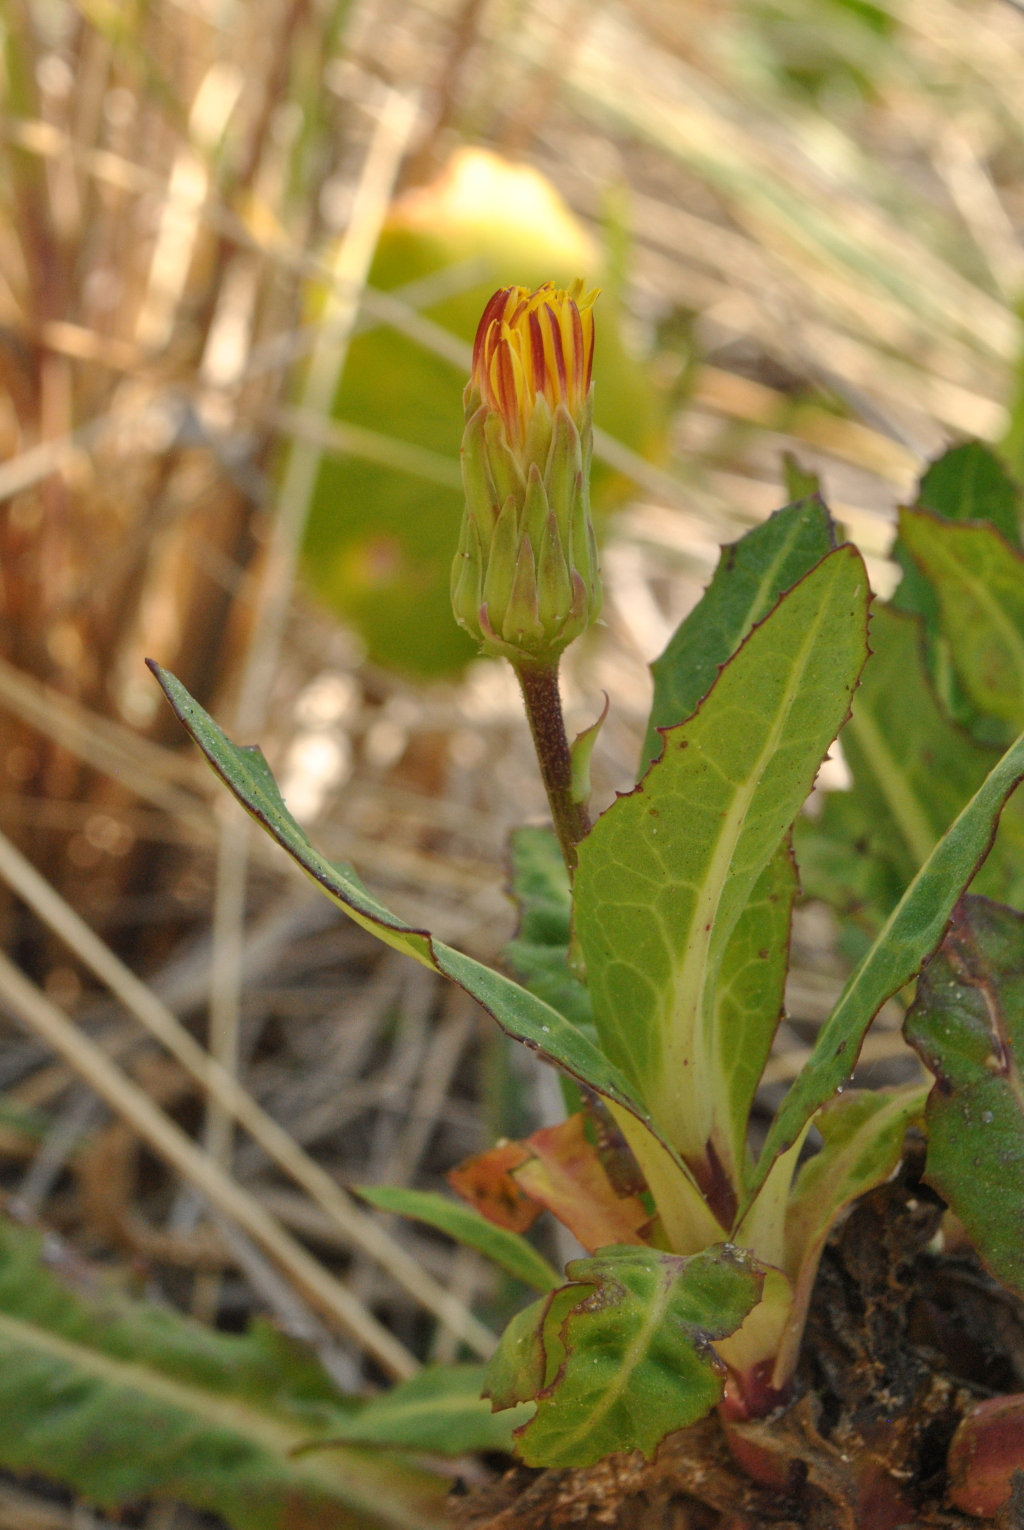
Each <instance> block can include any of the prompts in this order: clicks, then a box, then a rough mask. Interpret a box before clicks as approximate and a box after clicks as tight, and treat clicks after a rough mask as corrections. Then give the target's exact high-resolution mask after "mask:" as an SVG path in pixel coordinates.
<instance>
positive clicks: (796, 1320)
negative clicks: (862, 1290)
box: [772, 1084, 928, 1390]
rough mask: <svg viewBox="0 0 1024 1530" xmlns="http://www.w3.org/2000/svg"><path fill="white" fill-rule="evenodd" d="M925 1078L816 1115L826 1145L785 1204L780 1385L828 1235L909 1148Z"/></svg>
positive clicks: (848, 1099) (851, 1095) (795, 1350)
mask: <svg viewBox="0 0 1024 1530" xmlns="http://www.w3.org/2000/svg"><path fill="white" fill-rule="evenodd" d="M927 1096H928V1086H927V1085H926V1084H907V1085H905V1086H903V1087H902V1088H898V1089H853V1090H850V1091H848V1092H847V1093H846V1094H842V1095H839V1096H838V1097H837V1098H836V1099H834V1100H830V1101H829V1103H828V1104H827V1105H826V1106H824V1108H823V1109H822V1110H820V1111H819V1112H818V1114H817V1115H816V1116H815V1118H814V1124H815V1126H816V1127H817V1128H818V1130H819V1131H820V1132H821V1135H822V1138H823V1139H824V1140H823V1143H822V1147H821V1150H820V1151H819V1152H818V1153H816V1154H815V1155H814V1157H813V1158H809V1159H808V1160H807V1162H806V1163H805V1164H804V1166H803V1168H802V1169H801V1170H800V1171H799V1173H798V1174H797V1177H796V1181H795V1183H794V1185H793V1189H792V1192H791V1194H790V1197H789V1201H788V1205H787V1207H786V1219H785V1242H784V1249H785V1253H784V1265H785V1270H786V1273H787V1275H788V1276H789V1278H790V1280H791V1281H792V1283H793V1304H792V1307H791V1309H790V1315H789V1321H788V1324H787V1326H786V1330H785V1333H784V1336H783V1338H782V1341H781V1343H780V1346H779V1349H778V1352H777V1356H776V1359H775V1367H774V1373H773V1375H772V1386H773V1388H774V1389H775V1390H780V1389H781V1388H783V1387H784V1386H785V1385H786V1383H787V1382H788V1381H789V1380H790V1378H791V1376H792V1375H793V1372H794V1370H795V1369H796V1363H797V1360H798V1359H799V1354H800V1341H801V1339H802V1338H803V1331H804V1324H805V1323H806V1321H807V1309H808V1306H809V1304H810V1300H811V1292H812V1290H813V1287H814V1278H815V1276H816V1275H817V1273H818V1263H819V1261H820V1259H821V1251H822V1249H823V1248H824V1247H825V1239H826V1238H827V1237H828V1234H829V1230H830V1229H831V1227H832V1225H833V1224H834V1222H835V1220H836V1218H837V1217H838V1216H839V1214H840V1212H841V1211H843V1210H844V1209H845V1208H846V1207H847V1206H849V1205H850V1203H851V1202H852V1201H854V1200H856V1199H857V1197H858V1196H860V1195H865V1194H866V1193H867V1192H868V1191H869V1190H873V1189H874V1188H875V1186H876V1185H880V1184H882V1183H883V1182H884V1181H885V1180H887V1179H888V1178H889V1175H890V1174H891V1173H892V1171H893V1170H894V1169H895V1167H896V1165H897V1163H898V1162H899V1160H900V1156H901V1155H902V1152H903V1139H904V1137H905V1136H906V1134H907V1128H908V1127H909V1126H911V1125H913V1123H914V1122H916V1121H920V1120H921V1119H922V1117H923V1115H924V1106H925V1100H926V1099H927Z"/></svg>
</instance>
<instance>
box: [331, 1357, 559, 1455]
mask: <svg viewBox="0 0 1024 1530" xmlns="http://www.w3.org/2000/svg"><path fill="white" fill-rule="evenodd" d="M485 1370H486V1367H484V1366H482V1365H432V1366H429V1367H428V1368H427V1369H426V1370H423V1371H421V1372H420V1374H419V1375H418V1376H413V1378H412V1380H411V1381H403V1382H402V1383H401V1385H400V1386H397V1387H392V1388H391V1390H390V1391H389V1392H385V1393H383V1394H382V1396H380V1397H375V1398H373V1399H372V1400H371V1401H370V1402H368V1403H367V1404H366V1405H365V1406H364V1407H362V1408H360V1409H359V1410H358V1412H355V1413H353V1414H352V1416H351V1417H350V1418H348V1419H346V1420H345V1422H344V1423H343V1425H342V1426H341V1428H340V1429H338V1430H337V1431H336V1432H335V1433H334V1434H333V1435H332V1438H331V1440H330V1441H317V1442H315V1446H314V1447H313V1448H315V1449H316V1450H320V1449H322V1448H323V1447H324V1445H327V1444H333V1443H335V1442H338V1443H341V1444H348V1445H391V1446H393V1447H395V1448H396V1449H403V1450H412V1451H426V1452H429V1453H430V1454H431V1455H439V1456H461V1455H464V1454H466V1453H467V1452H468V1451H474V1450H504V1451H507V1452H508V1453H509V1454H511V1453H512V1450H513V1448H514V1442H513V1439H512V1433H513V1430H515V1429H517V1428H519V1427H521V1426H522V1425H523V1424H524V1423H526V1422H527V1421H528V1420H529V1418H530V1416H531V1414H532V1413H533V1409H532V1408H531V1407H528V1406H527V1407H519V1408H513V1409H510V1410H508V1411H506V1412H503V1413H495V1412H493V1411H492V1409H491V1406H490V1404H489V1403H488V1402H486V1401H485V1400H484V1398H483V1397H482V1396H481V1395H480V1394H481V1392H482V1391H483V1386H484V1375H485Z"/></svg>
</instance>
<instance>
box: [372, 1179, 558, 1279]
mask: <svg viewBox="0 0 1024 1530" xmlns="http://www.w3.org/2000/svg"><path fill="white" fill-rule="evenodd" d="M355 1189H356V1193H357V1194H358V1195H361V1196H362V1198H363V1200H364V1201H369V1203H370V1205H371V1206H378V1207H379V1208H380V1209H381V1211H394V1212H397V1213H398V1215H399V1216H401V1217H413V1218H415V1220H416V1221H418V1222H426V1223H427V1224H428V1226H430V1227H436V1228H438V1229H439V1231H441V1232H443V1233H447V1234H448V1236H449V1238H454V1239H455V1241H456V1242H457V1243H464V1244H466V1246H467V1247H468V1248H475V1249H476V1250H477V1252H478V1253H480V1254H483V1255H484V1257H485V1258H487V1259H490V1260H491V1262H492V1263H493V1264H496V1265H498V1266H499V1268H500V1269H503V1270H505V1271H506V1272H507V1273H508V1274H509V1275H512V1276H514V1277H515V1279H516V1280H521V1281H522V1282H523V1284H524V1285H527V1286H533V1287H534V1288H535V1289H536V1290H537V1291H553V1290H554V1288H555V1287H556V1286H557V1285H559V1284H560V1281H561V1277H560V1276H559V1274H558V1271H557V1270H555V1269H553V1268H552V1267H551V1265H550V1264H548V1262H547V1260H546V1259H545V1258H543V1256H542V1255H540V1254H538V1252H537V1250H536V1249H535V1248H534V1247H533V1244H532V1243H527V1241H526V1239H525V1238H524V1237H522V1236H521V1235H520V1234H519V1233H515V1232H510V1231H509V1230H508V1229H507V1228H505V1227H496V1226H495V1225H494V1223H493V1222H488V1220H487V1218H486V1217H482V1216H481V1215H480V1213H479V1212H478V1211H474V1210H473V1209H472V1207H470V1206H460V1205H459V1203H458V1202H457V1201H450V1200H448V1198H447V1196H444V1195H436V1194H434V1193H433V1192H431V1191H428V1190H405V1189H403V1188H402V1187H401V1186H400V1185H357V1186H356V1187H355Z"/></svg>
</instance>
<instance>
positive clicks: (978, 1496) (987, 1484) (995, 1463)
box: [947, 1393, 1024, 1514]
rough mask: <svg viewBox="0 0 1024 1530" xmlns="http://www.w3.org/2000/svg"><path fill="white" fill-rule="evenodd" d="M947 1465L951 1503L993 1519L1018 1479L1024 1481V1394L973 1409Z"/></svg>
mask: <svg viewBox="0 0 1024 1530" xmlns="http://www.w3.org/2000/svg"><path fill="white" fill-rule="evenodd" d="M947 1459H948V1465H949V1500H950V1502H951V1503H953V1504H955V1505H956V1507H957V1508H958V1509H964V1510H966V1512H967V1513H968V1514H995V1513H996V1511H997V1510H998V1509H1000V1508H1001V1507H1002V1506H1003V1504H1004V1503H1005V1502H1006V1501H1007V1499H1008V1498H1009V1497H1010V1494H1011V1492H1012V1491H1013V1486H1014V1483H1013V1478H1014V1474H1015V1473H1019V1474H1020V1475H1021V1477H1022V1479H1024V1393H1018V1394H1017V1395H1016V1396H1015V1397H990V1398H988V1400H987V1401H985V1402H981V1403H978V1404H977V1405H976V1406H975V1407H973V1408H971V1409H970V1410H969V1412H968V1413H967V1414H966V1416H965V1417H964V1420H963V1422H962V1423H961V1425H960V1427H959V1429H958V1430H957V1432H956V1434H955V1435H954V1436H953V1443H952V1445H951V1446H950V1447H949V1456H948V1458H947ZM1022 1485H1024V1483H1022ZM1018 1491H1020V1486H1019V1487H1018Z"/></svg>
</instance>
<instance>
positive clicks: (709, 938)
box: [660, 579, 834, 1171]
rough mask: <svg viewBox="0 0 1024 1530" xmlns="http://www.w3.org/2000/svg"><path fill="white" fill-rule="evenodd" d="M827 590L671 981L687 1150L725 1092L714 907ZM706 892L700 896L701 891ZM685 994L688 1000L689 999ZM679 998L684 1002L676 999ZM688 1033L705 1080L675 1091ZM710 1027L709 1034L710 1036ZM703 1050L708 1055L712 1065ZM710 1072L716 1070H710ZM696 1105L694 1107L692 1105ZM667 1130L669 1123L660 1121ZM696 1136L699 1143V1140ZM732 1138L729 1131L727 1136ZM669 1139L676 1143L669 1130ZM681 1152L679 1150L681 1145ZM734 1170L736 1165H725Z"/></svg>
mask: <svg viewBox="0 0 1024 1530" xmlns="http://www.w3.org/2000/svg"><path fill="white" fill-rule="evenodd" d="M833 585H834V579H833ZM830 596H831V589H830V590H829V592H828V594H826V595H825V596H824V597H823V599H822V600H821V602H820V604H819V606H818V612H817V615H816V616H815V619H814V621H813V622H812V623H810V624H809V625H808V628H807V630H806V632H805V634H804V637H803V640H802V642H801V644H800V646H799V647H798V648H797V650H796V654H795V655H794V660H793V663H792V664H791V665H790V670H789V678H788V680H787V684H786V687H785V690H784V692H783V704H782V705H780V706H779V708H778V709H777V711H776V715H775V720H774V723H773V725H772V727H771V729H770V730H769V732H768V733H767V735H766V736H765V739H764V743H763V746H762V748H761V750H760V752H759V753H758V756H757V759H756V761H755V763H754V765H753V767H752V769H751V770H750V771H749V772H748V775H747V778H746V781H745V782H744V783H742V784H741V786H740V787H739V788H738V789H737V791H736V792H735V793H734V795H733V798H732V802H731V803H730V805H729V808H728V809H727V811H726V812H725V813H724V814H723V817H722V829H721V832H720V833H719V837H718V840H717V843H716V846H715V850H714V852H713V854H712V856H711V858H710V861H709V863H708V868H707V873H706V875H705V876H704V877H703V878H702V880H701V883H700V884H699V886H698V900H699V902H698V908H699V907H700V906H701V905H702V906H703V912H700V913H698V911H697V909H695V911H694V915H693V919H692V920H691V924H690V934H689V938H688V940H687V943H686V949H685V952H684V955H683V960H682V962H681V963H680V966H679V968H678V975H677V978H676V981H675V982H674V984H673V1000H674V1002H673V1006H672V1019H671V1022H670V1033H669V1046H668V1047H667V1048H666V1051H667V1052H668V1054H669V1056H670V1058H671V1062H670V1066H669V1069H668V1070H666V1071H667V1072H669V1073H674V1074H675V1075H676V1079H677V1087H676V1088H674V1089H672V1088H671V1085H670V1089H671V1098H672V1099H673V1102H674V1103H676V1104H678V1103H679V1102H680V1100H681V1099H682V1100H685V1096H686V1095H687V1094H693V1095H694V1098H692V1099H691V1100H690V1101H688V1102H686V1103H688V1104H689V1106H690V1110H689V1112H688V1114H689V1116H690V1119H691V1121H692V1122H693V1125H694V1126H696V1123H697V1121H698V1120H699V1121H700V1122H701V1123H702V1124H701V1125H700V1127H698V1128H697V1132H693V1131H690V1132H688V1133H687V1136H688V1137H690V1139H691V1140H690V1142H689V1143H688V1146H689V1148H690V1150H691V1151H698V1152H701V1151H703V1144H704V1143H705V1142H706V1141H707V1139H708V1137H709V1136H710V1134H711V1127H712V1124H713V1122H714V1117H715V1110H714V1106H715V1101H716V1100H718V1099H721V1098H722V1097H723V1093H724V1085H723V1080H722V1079H720V1078H719V1077H718V1076H717V1074H718V1069H717V1066H716V1065H717V1058H715V1057H714V1051H715V1046H714V1035H713V1024H714V1015H713V1013H712V1014H711V1015H710V1016H705V1014H704V1010H705V1002H704V996H705V993H706V991H707V989H708V981H709V979H710V978H711V977H713V974H712V973H710V972H709V970H708V967H709V964H708V954H709V952H710V951H711V948H712V946H713V944H715V943H716V941H717V942H718V943H720V945H721V948H722V950H724V948H725V941H724V939H723V937H722V933H721V931H719V930H718V929H717V923H718V918H717V916H718V911H719V909H720V907H721V901H722V893H723V890H724V888H725V884H726V882H727V881H728V878H729V868H730V867H731V866H732V864H733V861H734V858H735V853H736V847H737V845H738V844H739V842H740V840H741V839H742V837H743V829H744V825H745V824H746V821H747V817H748V814H749V809H750V804H751V802H752V801H753V800H754V797H755V796H756V794H757V790H758V787H759V785H760V782H761V780H762V778H763V776H764V772H765V770H766V769H767V766H768V764H769V762H770V760H771V759H772V757H773V755H774V754H775V753H776V751H777V749H778V744H779V739H780V737H781V736H782V734H783V732H784V730H785V726H786V724H787V722H788V720H789V715H790V713H791V711H792V709H793V704H794V702H795V701H796V698H797V696H798V694H799V692H800V684H801V681H802V679H803V674H804V671H805V669H806V667H807V663H808V660H809V658H810V654H811V652H812V651H813V648H814V644H815V642H816V640H817V637H818V634H819V632H820V630H821V626H822V623H823V621H824V619H825V613H826V611H827V610H828V609H829V607H830V604H831V601H830ZM702 893H703V894H704V896H703V897H701V894H702ZM687 995H689V996H690V997H689V1000H687ZM680 1000H682V1003H681V1002H680ZM681 1018H682V1019H683V1025H684V1026H685V1027H686V1032H688V1033H689V1045H690V1047H691V1049H692V1053H693V1055H692V1057H691V1065H690V1068H689V1070H688V1076H689V1078H691V1079H693V1080H694V1083H695V1085H696V1083H697V1082H698V1081H700V1082H702V1083H703V1084H704V1087H703V1088H702V1089H701V1090H700V1091H699V1093H698V1092H696V1090H693V1091H691V1090H687V1089H685V1087H684V1088H683V1089H679V1087H678V1081H679V1080H682V1079H685V1078H686V1077H687V1072H686V1070H684V1069H682V1068H680V1067H679V1066H678V1064H677V1059H678V1058H679V1056H680V1055H681V1054H682V1051H683V1048H685V1047H686V1046H687V1035H686V1032H683V1034H680V1032H681V1030H682V1027H681V1025H680V1019H681ZM709 1029H710V1031H711V1034H708V1032H709ZM705 1053H710V1054H711V1064H710V1068H709V1066H708V1058H707V1056H705ZM711 1070H714V1071H713V1072H712V1071H711ZM709 1077H711V1078H713V1079H714V1083H713V1087H712V1088H711V1089H708V1088H707V1080H708V1078H709ZM694 1107H696V1108H694ZM660 1124H662V1126H663V1129H666V1130H667V1123H665V1122H662V1123H660ZM724 1124H725V1126H726V1129H727V1130H728V1106H727V1105H726V1112H725V1123H724ZM698 1134H699V1139H700V1140H699V1142H698ZM730 1136H731V1134H730ZM673 1140H675V1141H677V1143H678V1139H677V1138H676V1137H675V1134H674V1133H673ZM680 1151H682V1148H680ZM727 1167H728V1168H730V1169H732V1170H733V1171H735V1167H736V1166H735V1165H728V1166H727Z"/></svg>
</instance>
